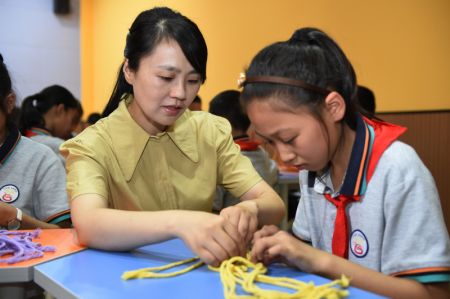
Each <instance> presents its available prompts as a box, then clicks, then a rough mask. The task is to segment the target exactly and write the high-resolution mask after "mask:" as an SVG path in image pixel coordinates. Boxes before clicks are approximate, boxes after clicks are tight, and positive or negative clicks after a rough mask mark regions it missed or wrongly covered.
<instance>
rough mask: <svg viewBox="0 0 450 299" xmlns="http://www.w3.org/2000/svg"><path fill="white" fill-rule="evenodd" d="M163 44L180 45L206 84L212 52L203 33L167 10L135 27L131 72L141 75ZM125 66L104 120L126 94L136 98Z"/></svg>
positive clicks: (143, 16)
mask: <svg viewBox="0 0 450 299" xmlns="http://www.w3.org/2000/svg"><path fill="white" fill-rule="evenodd" d="M162 40H174V41H176V42H177V43H178V45H179V46H180V48H181V50H182V51H183V53H184V55H185V56H186V58H187V60H188V61H189V63H190V64H191V65H192V67H193V68H194V69H195V70H196V71H197V72H198V73H199V74H200V76H201V78H202V82H204V81H205V80H206V60H207V58H208V50H207V47H206V42H205V40H204V38H203V35H202V33H201V32H200V30H199V29H198V27H197V25H196V24H195V23H194V22H192V21H191V20H189V19H188V18H187V17H185V16H183V15H182V14H180V13H178V12H175V11H173V10H171V9H170V8H167V7H156V8H153V9H150V10H146V11H143V12H141V13H140V14H139V15H138V16H137V18H136V19H135V20H134V22H133V24H132V25H131V28H130V30H129V32H128V35H127V40H126V45H125V50H124V56H125V58H126V59H128V66H129V67H130V69H132V70H133V71H137V70H138V68H139V62H140V61H141V58H143V57H144V56H147V55H149V54H150V53H151V52H152V51H153V49H154V48H155V47H156V46H157V45H158V44H159V42H161V41H162ZM123 64H124V63H122V64H121V66H120V68H119V71H118V77H117V81H116V85H115V86H114V90H113V92H112V94H111V97H110V98H109V101H108V104H107V105H106V107H105V109H104V110H103V116H108V115H109V114H111V112H113V111H114V110H115V109H116V108H117V106H118V105H119V102H120V100H121V98H122V96H123V94H125V93H128V94H133V87H132V86H131V85H130V84H128V82H127V81H126V80H125V76H124V74H123V71H122V69H123Z"/></svg>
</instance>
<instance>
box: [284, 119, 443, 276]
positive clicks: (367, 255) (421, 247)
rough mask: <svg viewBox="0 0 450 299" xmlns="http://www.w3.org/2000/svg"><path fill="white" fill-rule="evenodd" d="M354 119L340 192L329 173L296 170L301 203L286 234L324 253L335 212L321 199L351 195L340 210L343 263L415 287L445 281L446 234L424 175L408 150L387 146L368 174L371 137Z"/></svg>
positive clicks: (328, 247)
mask: <svg viewBox="0 0 450 299" xmlns="http://www.w3.org/2000/svg"><path fill="white" fill-rule="evenodd" d="M362 120H363V119H362V118H359V120H358V125H357V129H356V139H355V144H354V147H353V151H352V156H351V159H350V162H349V167H348V169H347V172H346V175H345V178H344V182H343V184H342V187H341V188H340V190H334V189H333V184H332V182H331V177H330V175H329V172H326V173H324V174H323V175H322V176H320V177H316V174H315V173H312V172H308V171H301V172H300V182H301V185H300V189H301V199H300V203H299V205H298V208H297V214H296V217H295V221H294V225H293V232H294V234H295V235H296V236H298V237H299V238H300V239H302V240H304V241H306V242H310V243H311V244H312V246H314V247H316V248H319V249H321V250H324V251H327V252H332V237H333V232H334V229H335V227H334V223H335V218H336V207H335V205H334V204H333V203H331V202H329V201H328V200H326V199H325V197H324V195H323V194H325V193H330V194H331V196H333V197H337V196H339V195H340V194H344V195H345V194H347V195H352V194H357V195H358V196H359V198H358V199H359V200H357V201H354V202H351V203H350V204H349V205H348V206H347V209H346V212H347V217H348V227H349V230H348V233H349V243H348V248H349V250H348V259H349V260H350V261H352V262H354V263H357V264H360V265H362V266H365V267H367V268H370V269H373V270H376V271H379V272H382V273H384V274H386V275H393V276H401V277H408V278H411V279H415V280H417V281H420V282H422V283H432V282H446V281H447V282H448V281H450V241H449V235H448V232H447V229H446V226H445V223H444V218H443V215H442V210H441V205H440V201H439V195H438V192H437V189H436V186H435V183H434V180H433V178H432V176H431V174H430V172H429V171H428V169H427V168H426V167H425V165H424V164H423V163H422V161H421V160H420V158H419V157H418V155H417V154H416V152H415V151H414V149H412V148H411V147H410V146H408V145H406V144H404V143H402V142H399V141H394V142H393V143H392V144H390V145H389V146H388V147H387V148H386V149H385V150H384V151H383V152H382V153H380V155H381V156H380V158H379V160H378V161H377V163H376V167H374V168H373V173H371V175H369V174H368V171H367V169H368V168H370V167H369V164H370V163H369V162H368V161H369V160H370V156H371V154H372V153H373V152H374V147H373V139H374V138H375V139H376V138H377V136H376V134H373V133H374V130H373V128H372V127H371V125H370V124H368V123H367V120H366V121H362ZM375 133H376V131H375ZM366 140H369V141H370V142H368V143H367V142H366ZM364 144H368V145H369V146H364ZM374 165H375V164H374ZM361 169H362V170H363V171H360V170H361ZM355 190H357V192H356V193H355Z"/></svg>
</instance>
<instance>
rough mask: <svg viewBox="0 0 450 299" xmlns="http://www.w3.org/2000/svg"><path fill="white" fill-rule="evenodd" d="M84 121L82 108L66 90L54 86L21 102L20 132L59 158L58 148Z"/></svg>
mask: <svg viewBox="0 0 450 299" xmlns="http://www.w3.org/2000/svg"><path fill="white" fill-rule="evenodd" d="M80 118H81V105H80V103H79V102H78V100H77V99H76V98H75V97H74V96H73V94H72V93H71V92H70V91H69V90H67V89H66V88H65V87H62V86H60V85H52V86H48V87H46V88H44V89H43V90H42V91H41V92H39V93H36V94H34V95H31V96H29V97H26V98H25V99H24V100H23V102H22V107H21V114H20V124H19V125H20V131H21V132H22V134H23V135H24V136H26V137H29V138H31V139H33V140H34V141H37V142H40V143H43V144H45V145H47V146H48V147H50V148H51V149H52V150H53V151H54V152H55V153H57V154H58V155H59V147H60V145H61V144H62V143H63V142H64V140H65V139H67V138H68V137H69V136H70V134H71V132H72V131H73V129H74V128H75V126H76V125H77V124H78V122H79V120H80Z"/></svg>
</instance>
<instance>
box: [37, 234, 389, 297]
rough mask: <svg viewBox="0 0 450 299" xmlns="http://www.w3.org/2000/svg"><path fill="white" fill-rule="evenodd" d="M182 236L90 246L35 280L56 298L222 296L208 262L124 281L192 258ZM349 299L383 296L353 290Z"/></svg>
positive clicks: (275, 271)
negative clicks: (126, 248)
mask: <svg viewBox="0 0 450 299" xmlns="http://www.w3.org/2000/svg"><path fill="white" fill-rule="evenodd" d="M193 256H194V254H193V253H192V252H191V251H190V250H189V249H188V248H187V247H186V246H185V245H184V243H183V242H182V241H181V240H179V239H174V240H170V241H166V242H163V243H159V244H153V245H148V246H144V247H142V248H139V249H137V250H135V251H132V252H106V251H101V250H94V249H87V250H84V251H81V252H78V253H74V254H71V255H68V256H65V257H62V258H59V259H56V260H53V261H50V262H47V263H44V264H40V265H38V266H36V267H35V268H34V280H35V282H36V283H37V284H39V285H40V286H41V287H43V288H44V289H46V290H47V291H48V292H49V293H50V294H52V295H54V296H56V297H57V298H83V299H85V298H86V299H87V298H95V299H98V298H159V299H164V298H170V299H174V298H196V299H201V298H208V299H211V298H223V288H222V283H221V281H220V277H219V273H217V272H213V271H211V270H209V269H208V268H207V267H206V266H202V267H200V268H197V269H195V270H193V271H191V272H188V273H186V274H183V275H180V276H177V277H172V278H162V279H135V280H128V281H124V280H122V279H121V275H122V273H123V272H124V271H128V270H135V269H138V268H144V267H153V266H160V265H165V264H168V263H172V262H174V261H179V260H182V259H186V258H190V257H193ZM269 269H270V275H272V276H289V277H292V278H296V279H299V280H303V281H313V282H315V283H316V284H323V283H326V282H328V280H327V279H324V278H321V277H319V276H316V275H311V274H306V273H303V272H300V271H296V270H294V269H291V268H287V267H283V266H271V267H270V268H269ZM348 298H350V299H351V298H369V299H370V298H382V297H380V296H377V295H374V294H371V293H368V292H366V291H362V290H360V289H356V288H350V296H349V297H348Z"/></svg>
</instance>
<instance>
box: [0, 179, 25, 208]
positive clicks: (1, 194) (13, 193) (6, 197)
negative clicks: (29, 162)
mask: <svg viewBox="0 0 450 299" xmlns="http://www.w3.org/2000/svg"><path fill="white" fill-rule="evenodd" d="M19 194H20V192H19V188H17V187H16V186H14V185H11V184H9V185H4V186H3V187H1V188H0V200H1V201H3V202H5V203H13V202H15V201H16V200H17V199H18V198H19Z"/></svg>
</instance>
